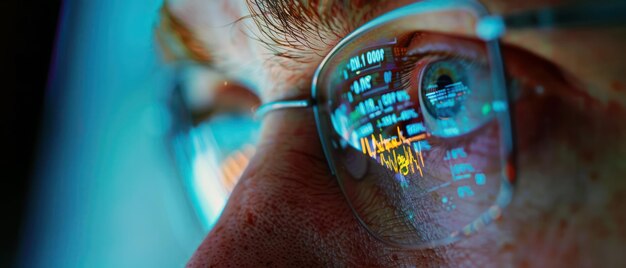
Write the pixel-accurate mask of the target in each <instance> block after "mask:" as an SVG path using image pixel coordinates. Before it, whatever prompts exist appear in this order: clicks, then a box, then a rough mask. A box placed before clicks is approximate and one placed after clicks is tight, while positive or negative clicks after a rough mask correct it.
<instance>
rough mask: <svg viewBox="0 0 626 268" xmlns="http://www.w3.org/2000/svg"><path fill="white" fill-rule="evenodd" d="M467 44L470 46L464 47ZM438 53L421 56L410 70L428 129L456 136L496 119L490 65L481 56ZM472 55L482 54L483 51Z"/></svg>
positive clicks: (444, 134)
mask: <svg viewBox="0 0 626 268" xmlns="http://www.w3.org/2000/svg"><path fill="white" fill-rule="evenodd" d="M449 41H450V42H452V41H451V40H449ZM455 42H461V43H464V42H468V41H464V40H456V41H455ZM458 45H462V44H458ZM467 47H471V46H465V49H467ZM447 49H454V47H448V48H447ZM429 53H435V52H429ZM436 53H438V54H435V55H426V56H421V57H419V59H418V60H417V62H416V63H415V64H414V65H413V67H410V68H409V70H408V72H409V79H410V81H409V84H408V85H407V87H413V88H412V89H411V88H409V90H415V88H417V94H418V95H419V103H420V107H421V111H422V114H423V115H424V123H425V127H426V129H427V130H428V132H429V133H430V134H431V135H433V136H437V137H442V138H449V137H457V136H461V135H465V134H468V133H470V132H472V131H475V130H476V129H478V128H480V127H481V126H483V125H485V123H487V122H489V121H491V120H493V119H494V117H493V114H492V107H491V105H492V101H493V93H492V92H493V90H492V89H491V81H490V80H489V79H490V73H489V69H488V67H487V65H486V64H485V63H484V62H482V61H481V60H480V59H472V58H469V57H464V56H453V55H454V53H457V52H456V51H444V52H442V51H439V52H436ZM470 54H472V55H480V54H481V52H480V51H474V52H472V53H470ZM414 94H415V93H414Z"/></svg>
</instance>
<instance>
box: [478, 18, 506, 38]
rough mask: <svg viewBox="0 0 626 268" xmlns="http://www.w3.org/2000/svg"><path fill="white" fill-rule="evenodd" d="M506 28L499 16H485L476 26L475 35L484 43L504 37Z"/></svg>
mask: <svg viewBox="0 0 626 268" xmlns="http://www.w3.org/2000/svg"><path fill="white" fill-rule="evenodd" d="M505 31H506V26H505V25H504V20H503V19H502V17H499V16H487V17H484V18H483V19H481V20H480V21H479V22H478V24H477V25H476V34H477V35H478V37H480V38H481V39H483V40H485V41H490V40H495V39H498V38H500V37H501V36H502V35H504V32H505Z"/></svg>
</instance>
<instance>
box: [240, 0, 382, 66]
mask: <svg viewBox="0 0 626 268" xmlns="http://www.w3.org/2000/svg"><path fill="white" fill-rule="evenodd" d="M379 2H382V1H381V0H375V1H366V0H363V1H360V0H246V3H247V5H248V9H249V11H250V16H249V17H250V18H251V19H252V21H253V22H254V24H255V25H256V26H257V29H258V32H257V33H256V34H254V35H253V36H252V37H253V38H254V39H256V40H257V41H259V42H261V43H262V44H263V45H264V46H265V47H267V48H268V49H269V50H270V51H271V52H272V53H273V54H274V55H275V56H278V57H282V58H287V59H290V60H293V61H296V62H300V63H308V62H310V61H311V60H312V58H317V57H321V56H323V54H324V53H325V52H326V51H327V50H328V49H329V48H330V47H332V46H333V45H334V44H335V43H336V42H338V41H339V40H340V39H341V38H343V37H344V36H346V35H347V34H348V33H350V32H351V31H353V30H354V29H355V28H356V27H357V26H359V25H361V24H363V23H364V22H365V21H367V20H368V19H370V18H371V17H372V15H373V14H374V13H375V11H376V10H377V8H376V7H377V6H378V5H377V3H379ZM242 19H245V18H242ZM316 56H317V57H316Z"/></svg>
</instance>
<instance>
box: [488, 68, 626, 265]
mask: <svg viewBox="0 0 626 268" xmlns="http://www.w3.org/2000/svg"><path fill="white" fill-rule="evenodd" d="M545 66H549V65H545ZM518 67H519V66H518ZM521 69H522V68H521ZM523 69H527V68H523ZM536 69H538V70H536V71H539V72H541V73H546V74H551V75H552V77H547V78H545V77H544V78H542V79H536V80H535V81H533V79H532V78H528V79H527V81H526V82H527V84H526V86H525V88H523V89H522V91H523V93H522V95H521V97H520V98H519V99H518V101H517V103H516V107H515V108H516V110H515V119H516V123H517V125H516V128H517V131H516V134H517V137H516V138H517V141H518V145H519V170H520V174H519V180H518V182H517V186H516V193H515V196H514V199H513V203H512V204H511V205H510V207H509V208H507V210H506V212H505V215H504V217H503V219H502V221H501V222H500V223H499V229H500V230H502V231H503V233H507V236H508V237H511V241H510V242H507V243H504V245H502V247H501V249H502V250H504V251H509V252H514V254H513V255H514V256H515V258H514V259H515V261H516V262H518V263H520V264H523V263H526V264H531V265H532V264H533V263H534V264H535V265H541V266H552V265H556V263H561V264H563V263H562V262H569V263H572V264H576V263H584V262H586V261H593V262H598V263H606V264H610V263H611V262H613V261H618V262H619V260H620V254H619V253H618V252H617V251H618V250H616V248H623V247H624V246H626V236H625V235H624V233H625V232H624V231H623V228H622V227H621V226H623V224H625V222H624V221H625V217H624V216H623V212H619V210H618V209H616V208H617V207H622V208H623V206H624V205H626V198H623V195H624V193H626V191H625V189H626V182H625V181H624V180H623V178H624V177H626V167H625V166H624V164H623V159H624V157H626V139H625V138H626V126H624V124H623V123H621V122H626V112H625V110H624V108H623V107H621V106H620V105H618V104H616V102H611V101H609V102H607V103H600V102H599V101H596V100H594V99H593V98H591V97H590V94H588V93H587V92H586V91H584V90H581V89H578V88H576V87H574V86H571V84H570V83H568V81H566V80H565V79H563V77H565V76H563V75H560V74H559V73H558V72H557V73H555V72H554V71H549V70H547V69H545V68H536ZM518 71H519V70H518ZM537 76H538V75H535V76H534V77H535V78H536V77H537ZM538 81H541V84H539V83H538ZM536 85H542V86H543V91H542V92H543V93H541V94H539V93H537V92H538V91H536ZM500 235H502V234H500ZM529 262H530V263H529ZM622 262H623V261H622Z"/></svg>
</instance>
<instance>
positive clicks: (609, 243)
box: [172, 0, 626, 267]
mask: <svg viewBox="0 0 626 268" xmlns="http://www.w3.org/2000/svg"><path fill="white" fill-rule="evenodd" d="M297 2H298V3H309V4H310V2H313V4H311V5H312V8H308V6H306V5H305V6H306V8H305V9H303V12H299V13H294V12H293V10H288V9H284V8H282V7H285V6H291V7H293V5H283V6H281V5H280V4H278V2H275V1H262V0H250V1H248V2H245V1H244V0H241V1H226V0H222V1H203V0H185V1H180V3H174V4H173V5H172V9H173V11H174V13H175V14H176V15H177V16H178V17H180V18H182V19H183V20H184V21H185V22H186V23H187V24H188V25H190V27H191V28H194V30H195V31H194V32H196V33H197V34H198V35H199V37H200V39H202V40H206V42H207V44H209V47H210V48H211V51H212V53H213V55H215V57H214V58H215V66H217V67H218V68H221V69H222V71H224V72H225V73H228V74H229V75H230V76H231V77H235V78H236V79H240V80H245V81H247V82H253V83H255V84H256V85H257V86H258V87H259V90H260V91H261V94H262V98H263V99H264V100H265V101H273V100H281V99H290V98H306V97H308V96H309V95H310V86H309V85H310V81H311V77H312V75H313V71H314V70H315V68H316V67H317V66H318V64H319V63H320V61H321V60H322V58H323V57H324V56H325V55H326V53H327V52H328V51H329V50H330V49H331V48H332V46H333V45H334V44H336V43H337V42H338V40H340V39H341V38H342V37H343V36H345V34H347V33H348V32H349V31H351V30H353V29H354V28H356V27H358V26H360V25H361V24H363V23H364V22H366V21H367V20H368V19H370V18H372V17H375V16H377V15H380V14H382V13H384V12H386V11H389V10H391V9H393V8H396V7H398V6H402V5H405V4H408V3H411V2H413V1H376V3H373V2H372V3H369V2H368V1H352V2H353V3H348V2H350V1H332V0H331V1H319V3H318V2H317V1H297ZM335 2H336V3H335ZM344 2H345V3H344ZM360 2H368V3H360ZM482 2H483V4H484V5H485V6H487V8H488V9H489V10H491V11H492V12H496V13H508V12H511V11H520V10H526V9H530V8H536V7H540V6H543V5H545V3H539V1H505V0H486V1H482ZM552 2H559V3H550V4H551V5H552V4H568V3H566V2H567V1H552ZM561 2H563V3H561ZM268 3H272V4H271V5H270V6H268V5H263V4H268ZM570 4H571V3H570ZM276 7H279V8H276ZM268 8H269V10H272V11H273V12H272V13H271V14H269V13H263V12H260V11H267V10H268ZM294 8H295V7H294ZM296 9H297V8H296ZM249 10H252V13H256V14H257V17H256V18H254V19H250V18H249V19H247V20H251V21H256V22H258V23H256V24H255V23H248V24H244V26H241V25H236V26H233V27H223V25H227V24H228V23H230V22H233V21H235V20H237V19H239V18H241V17H243V16H245V15H246V14H248V13H249ZM305 11H311V12H312V11H316V12H318V13H319V14H326V15H325V16H318V17H315V18H311V17H310V16H309V15H307V14H308V13H307V12H305ZM259 14H260V15H259ZM262 14H265V15H262ZM278 18H280V19H278ZM303 19H305V20H307V21H308V22H310V23H314V24H315V23H317V24H318V25H320V24H323V23H324V21H325V22H327V24H329V25H331V26H332V27H327V28H326V29H329V28H332V32H330V31H328V32H322V33H321V34H318V35H312V36H310V38H308V39H306V40H310V42H309V43H308V44H303V43H302V42H301V41H298V38H293V37H291V36H290V35H293V34H294V33H293V32H294V31H296V33H299V34H301V35H303V36H306V35H307V34H313V33H309V32H306V31H304V30H302V29H301V28H298V27H297V25H299V24H298V23H300V22H299V21H301V20H303ZM316 19H317V20H324V21H316ZM281 22H286V23H281ZM330 22H332V23H330ZM442 23H445V22H442ZM272 24H273V25H272ZM242 29H243V30H242ZM322 29H324V27H322ZM244 32H246V33H248V34H244ZM250 33H253V34H254V36H253V37H254V38H251V37H250ZM272 36H273V38H270V37H272ZM285 36H287V37H286V39H285ZM281 38H282V39H281ZM259 39H260V40H259ZM277 39H278V40H277ZM285 40H286V41H291V42H283V41H285ZM281 42H282V44H281ZM299 42H300V43H299ZM268 44H269V45H270V46H269V47H268V46H267V45H268ZM625 45H626V31H625V30H623V28H602V29H597V30H589V29H578V30H575V29H568V30H558V31H536V30H525V31H519V32H511V33H509V34H508V35H507V37H506V38H505V39H504V44H503V57H504V61H505V64H506V72H507V74H508V75H509V76H510V77H515V78H516V79H519V80H521V81H524V82H525V84H524V85H525V86H524V87H523V88H522V91H523V92H522V94H521V96H522V97H520V98H518V99H517V101H516V105H515V110H514V112H513V113H514V118H515V124H516V133H515V139H516V142H517V144H518V147H519V152H518V162H519V163H518V173H519V177H518V182H517V185H516V189H515V193H514V198H513V200H512V203H511V204H510V205H509V206H508V207H507V208H506V209H505V211H504V213H503V215H502V217H501V218H500V219H499V220H498V221H496V222H495V223H494V224H491V225H489V226H488V227H487V228H486V229H484V230H483V231H481V232H480V233H478V234H476V235H474V236H471V237H469V238H467V239H464V240H461V241H459V242H457V243H454V244H451V245H447V246H442V247H436V248H430V249H422V250H407V249H400V248H395V247H391V246H388V245H386V244H384V243H382V242H380V241H378V240H376V239H374V238H373V237H372V236H371V235H369V234H368V232H367V231H366V230H365V229H364V228H363V227H362V226H361V225H360V224H359V223H358V221H357V219H356V218H355V217H354V215H353V213H352V212H351V210H350V208H349V206H348V203H347V202H346V200H345V198H344V196H343V195H342V193H341V190H340V188H339V186H338V184H337V182H336V180H335V178H334V177H333V176H332V175H331V174H330V170H329V168H328V166H327V162H326V159H325V157H324V153H323V151H322V146H321V144H320V140H319V137H318V134H317V131H316V125H315V120H314V118H313V113H312V111H311V110H306V109H304V110H280V111H276V112H272V113H270V114H268V115H267V116H266V117H265V118H264V119H263V134H262V137H261V139H260V142H259V145H258V148H257V153H256V155H255V156H254V157H253V159H252V160H251V162H250V164H249V166H248V168H247V169H246V171H245V172H244V174H243V175H242V177H241V179H240V181H239V183H238V185H237V186H236V188H235V189H234V191H233V193H232V196H231V197H230V200H229V202H228V204H227V206H226V208H225V209H224V212H223V214H222V216H221V218H220V219H219V221H218V223H217V224H216V226H215V227H214V228H213V230H212V231H211V232H210V233H209V235H208V236H207V238H206V239H205V240H204V242H203V243H202V245H201V246H200V247H199V249H198V251H197V252H196V253H195V255H194V257H193V258H192V260H191V261H190V263H189V264H190V265H191V266H209V265H214V264H233V265H235V266H259V265H267V266H329V265H342V266H343V265H350V266H383V265H391V266H401V265H410V266H443V265H445V266H448V265H450V266H459V265H468V266H469V265H471V266H486V265H490V266H501V265H502V264H513V265H516V266H517V265H520V266H522V265H524V266H525V265H531V266H548V267H551V266H555V265H563V266H565V265H576V266H618V265H619V264H621V265H624V264H625V263H626V258H624V257H623V256H621V255H620V253H621V252H622V251H623V249H624V248H626V229H625V228H623V227H622V226H625V225H626V214H625V213H623V209H622V206H623V205H626V181H624V180H623V178H625V177H626V162H625V161H624V160H622V159H623V158H624V157H626V140H625V139H624V136H625V135H626V132H625V130H626V124H624V122H626V112H625V110H624V105H626V54H624V53H623V52H622V49H623V48H624V47H625ZM275 52H281V53H282V54H283V57H280V56H279V57H277V56H275V55H274V54H276V53H275ZM284 56H288V57H284Z"/></svg>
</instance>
